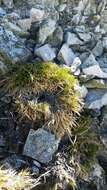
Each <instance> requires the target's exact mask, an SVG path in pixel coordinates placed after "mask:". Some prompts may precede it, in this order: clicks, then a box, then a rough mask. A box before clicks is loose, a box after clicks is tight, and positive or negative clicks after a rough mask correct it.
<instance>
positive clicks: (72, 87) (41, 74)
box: [5, 62, 82, 137]
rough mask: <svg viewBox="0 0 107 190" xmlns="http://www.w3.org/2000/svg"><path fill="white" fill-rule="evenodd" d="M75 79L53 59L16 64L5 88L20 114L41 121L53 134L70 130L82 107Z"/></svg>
mask: <svg viewBox="0 0 107 190" xmlns="http://www.w3.org/2000/svg"><path fill="white" fill-rule="evenodd" d="M77 85H78V81H77V79H76V78H75V77H74V76H73V75H71V74H70V73H69V71H68V70H67V69H65V68H62V67H59V66H57V65H56V64H55V63H50V62H49V63H35V64H23V65H20V66H19V65H15V66H13V67H12V69H11V71H9V73H8V77H7V82H6V86H5V88H6V89H7V90H8V91H9V93H11V94H12V95H13V97H14V99H15V103H16V106H17V110H18V112H19V113H20V114H21V116H22V118H28V119H30V120H31V121H32V122H34V123H35V122H36V121H38V120H39V122H40V123H41V122H42V123H43V125H44V126H46V127H48V129H50V130H51V131H52V132H54V134H56V135H57V136H59V137H62V136H63V135H64V134H65V133H67V134H68V135H70V134H71V129H72V127H73V126H74V124H75V118H76V115H78V114H79V112H80V110H81V108H82V101H81V98H80V94H79V92H78V91H77V90H76V86H77Z"/></svg>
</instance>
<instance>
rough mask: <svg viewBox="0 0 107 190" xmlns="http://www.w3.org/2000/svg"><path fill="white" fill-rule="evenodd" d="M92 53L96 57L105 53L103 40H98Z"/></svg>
mask: <svg viewBox="0 0 107 190" xmlns="http://www.w3.org/2000/svg"><path fill="white" fill-rule="evenodd" d="M92 53H93V55H94V56H95V57H100V56H101V55H102V54H103V44H102V41H98V42H97V44H96V46H95V47H94V49H93V50H92Z"/></svg>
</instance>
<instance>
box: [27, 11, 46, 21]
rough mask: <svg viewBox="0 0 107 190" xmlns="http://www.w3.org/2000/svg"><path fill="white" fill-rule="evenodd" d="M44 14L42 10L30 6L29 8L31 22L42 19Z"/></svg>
mask: <svg viewBox="0 0 107 190" xmlns="http://www.w3.org/2000/svg"><path fill="white" fill-rule="evenodd" d="M44 14H45V12H44V10H41V9H36V8H32V9H31V10H30V19H31V22H36V21H41V20H43V17H44Z"/></svg>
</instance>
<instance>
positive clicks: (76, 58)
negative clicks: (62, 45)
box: [71, 57, 81, 73]
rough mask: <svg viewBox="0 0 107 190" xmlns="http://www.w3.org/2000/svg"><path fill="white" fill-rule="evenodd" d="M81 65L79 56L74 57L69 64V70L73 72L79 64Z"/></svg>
mask: <svg viewBox="0 0 107 190" xmlns="http://www.w3.org/2000/svg"><path fill="white" fill-rule="evenodd" d="M80 65H81V60H80V58H79V57H75V59H74V61H73V63H72V65H71V71H72V72H73V73H74V72H76V70H77V69H78V68H79V66H80Z"/></svg>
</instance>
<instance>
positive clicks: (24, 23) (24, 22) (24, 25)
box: [18, 18, 31, 31]
mask: <svg viewBox="0 0 107 190" xmlns="http://www.w3.org/2000/svg"><path fill="white" fill-rule="evenodd" d="M18 25H19V26H20V27H21V29H23V30H24V31H27V30H30V27H31V19H30V18H26V19H20V20H18Z"/></svg>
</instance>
